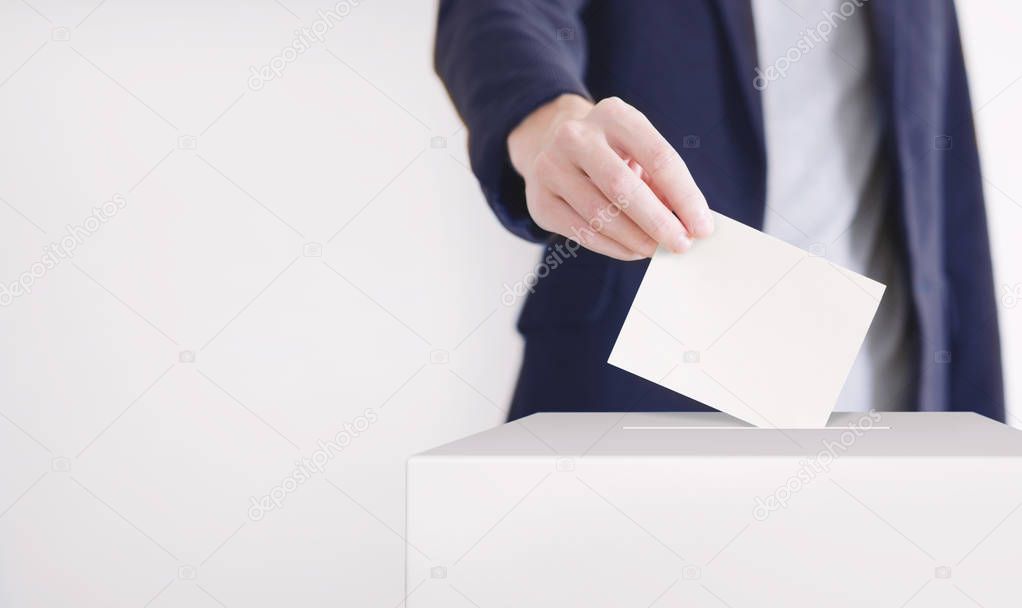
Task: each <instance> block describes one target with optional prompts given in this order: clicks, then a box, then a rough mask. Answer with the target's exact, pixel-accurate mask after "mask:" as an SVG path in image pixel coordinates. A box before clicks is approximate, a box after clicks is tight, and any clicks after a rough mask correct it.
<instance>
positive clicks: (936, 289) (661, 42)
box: [436, 0, 1004, 420]
mask: <svg viewBox="0 0 1022 608" xmlns="http://www.w3.org/2000/svg"><path fill="white" fill-rule="evenodd" d="M860 10H867V11H868V12H869V15H870V21H871V25H872V38H873V44H874V49H875V50H874V56H875V58H876V59H875V61H876V66H875V67H876V71H875V73H876V75H877V81H878V82H877V89H878V91H879V94H880V96H881V97H882V102H881V104H880V106H881V108H882V110H883V116H882V117H881V118H882V120H883V124H884V129H885V135H886V137H885V144H886V146H887V153H888V154H887V157H888V158H889V159H891V162H892V163H893V164H894V168H893V172H894V174H895V176H896V179H895V180H894V186H893V192H892V193H891V200H892V201H893V204H894V205H895V212H896V216H897V222H898V226H899V236H900V239H899V241H900V243H899V246H900V251H901V254H902V255H903V259H904V262H905V265H906V266H905V267H906V268H907V269H908V275H909V279H908V280H909V283H910V284H909V286H908V287H909V290H910V291H911V294H912V302H913V305H914V306H913V312H914V315H913V317H914V318H913V322H914V323H915V327H914V328H913V330H914V331H913V332H912V333H913V335H914V336H915V337H916V338H915V340H916V353H917V360H918V365H917V367H916V369H917V378H916V380H915V385H916V387H917V390H916V393H915V401H914V402H913V403H905V404H902V406H901V407H900V408H899V409H919V410H929V411H935V410H936V411H939V410H968V411H976V412H979V413H982V414H985V415H986V416H989V417H991V418H994V419H998V420H1003V418H1004V396H1003V387H1002V378H1001V359H1000V344H999V338H998V328H997V315H996V294H995V291H994V286H993V280H992V273H991V262H990V247H989V243H988V238H987V227H986V215H985V211H984V204H983V193H982V179H981V177H980V168H979V160H978V156H977V151H976V140H975V133H974V129H973V121H972V109H971V104H970V100H969V92H968V85H967V82H966V74H965V66H964V64H963V60H962V50H961V43H960V39H959V33H958V24H957V18H956V15H955V9H954V5H953V3H952V0H872V1H871V2H867V3H866V4H865V7H864V8H863V9H860ZM436 68H437V72H438V73H439V75H440V76H441V78H442V79H443V81H444V83H445V84H446V86H447V88H448V91H449V92H450V95H451V98H452V99H453V100H454V103H455V105H456V107H457V108H458V111H459V113H460V114H461V116H462V118H463V120H464V121H465V123H466V125H467V126H468V130H469V151H470V157H471V161H472V169H473V171H474V172H475V174H476V176H477V177H478V179H479V182H480V184H481V186H482V190H483V193H484V194H485V197H486V200H487V201H488V202H489V204H490V206H491V207H492V209H493V211H494V212H495V213H496V215H497V217H498V218H499V219H500V221H501V222H502V223H503V224H504V225H505V226H506V227H507V228H508V229H509V230H511V231H512V232H513V233H515V234H517V235H519V236H521V237H524V238H526V239H530V240H533V241H538V242H547V243H548V246H553V244H554V241H553V240H552V239H553V237H551V235H549V234H547V233H545V232H544V231H543V230H541V229H540V228H539V227H538V226H536V225H535V223H533V222H532V221H531V219H530V218H529V215H528V213H527V211H526V206H525V198H524V190H523V183H522V180H521V178H520V177H519V176H518V175H517V174H516V173H515V171H514V170H513V169H512V167H511V165H510V163H509V159H508V153H507V147H506V138H507V135H508V133H509V132H510V130H511V129H513V128H514V127H515V126H516V125H517V124H518V122H519V121H521V119H522V118H524V117H525V116H526V115H528V114H529V113H530V112H531V111H532V110H533V109H535V108H536V107H537V106H539V105H541V104H542V103H544V102H546V101H548V100H551V99H553V98H555V97H557V96H558V95H560V94H562V93H577V94H579V95H583V96H586V97H589V98H591V99H601V98H604V97H609V96H618V97H621V98H622V99H624V100H625V101H627V102H629V103H630V104H632V105H634V106H635V107H637V108H638V109H639V110H641V111H642V112H643V113H645V114H646V116H648V117H649V119H650V120H651V121H652V122H653V124H654V125H655V126H656V127H657V128H658V129H659V130H660V131H661V132H662V133H663V134H664V136H665V137H666V138H667V139H668V140H669V141H670V142H671V143H672V144H673V145H674V146H675V147H676V148H677V149H679V150H680V151H681V152H682V156H683V158H684V159H685V162H686V163H687V164H688V166H689V168H690V169H691V171H692V174H693V176H694V177H695V179H696V181H697V183H698V184H699V186H700V188H702V191H703V192H704V193H705V194H706V198H707V200H708V201H709V203H710V206H711V207H712V208H714V209H715V210H717V211H719V212H721V213H723V214H725V215H728V216H730V217H732V218H734V219H736V220H738V221H741V222H743V223H745V224H748V225H749V226H754V227H757V228H761V227H762V224H763V216H764V205H765V199H766V163H767V158H766V152H765V145H764V135H763V117H762V109H761V102H760V96H759V93H758V91H757V89H756V87H755V86H754V83H753V81H754V79H755V78H756V75H757V74H756V46H755V30H754V27H753V22H752V12H751V7H750V3H749V0H674V1H668V0H591V1H587V0H441V3H440V13H439V20H438V29H437V40H436ZM792 111H797V109H793V110H792ZM690 136H695V137H698V142H699V145H698V147H691V142H693V141H694V139H692V138H690V139H689V142H690V147H685V146H684V143H685V138H686V137H690ZM645 269H646V262H630V263H627V262H619V261H616V260H612V259H610V258H606V257H603V256H600V255H597V254H594V253H590V252H582V253H580V254H579V256H578V258H575V259H569V260H567V261H565V262H564V263H563V264H560V265H559V267H558V268H557V269H556V270H554V271H553V272H551V273H550V274H549V275H548V276H546V277H545V278H543V279H542V280H540V281H539V283H538V284H537V285H536V287H535V291H534V293H533V294H532V295H531V296H530V297H529V298H528V300H527V301H526V303H525V306H524V309H523V311H522V314H521V317H520V319H519V329H520V331H521V332H522V333H523V335H524V336H525V339H526V347H525V358H524V361H523V364H522V369H521V374H520V377H519V381H518V385H517V388H516V391H515V395H514V398H513V401H512V405H511V413H510V417H511V418H512V419H515V418H518V417H521V416H525V415H528V414H531V413H533V412H536V411H594V410H595V411H600V410H609V411H626V410H641V411H663V410H698V409H702V408H703V406H701V405H700V404H698V403H696V402H693V401H691V400H689V399H687V398H685V397H683V396H681V395H677V394H675V393H673V392H671V391H668V390H666V389H663V388H661V387H659V386H657V385H655V384H652V383H650V382H646V381H645V380H642V379H639V378H638V377H636V376H632V375H631V374H628V373H627V372H624V371H621V370H619V369H617V368H614V367H612V366H610V365H608V364H607V363H606V361H607V356H608V354H609V352H610V349H611V346H612V345H613V341H614V339H615V337H616V335H617V332H618V330H619V329H620V327H621V324H622V322H623V320H624V316H625V313H626V312H627V309H628V307H629V305H630V304H631V301H632V299H633V297H634V295H635V292H636V290H637V289H638V285H639V282H640V281H641V279H642V276H643V273H644V271H645Z"/></svg>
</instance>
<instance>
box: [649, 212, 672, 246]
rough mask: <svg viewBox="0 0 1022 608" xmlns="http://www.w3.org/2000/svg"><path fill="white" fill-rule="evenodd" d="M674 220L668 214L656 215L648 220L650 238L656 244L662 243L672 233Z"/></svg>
mask: <svg viewBox="0 0 1022 608" xmlns="http://www.w3.org/2000/svg"><path fill="white" fill-rule="evenodd" d="M675 222H676V220H675V219H674V217H673V216H672V215H671V214H670V213H657V214H655V215H654V216H653V217H652V218H651V219H650V222H649V224H650V234H649V235H650V236H651V237H653V239H655V240H656V242H658V243H663V242H664V241H666V240H667V239H668V238H670V237H671V234H672V233H673V232H674V230H673V229H674V224H675Z"/></svg>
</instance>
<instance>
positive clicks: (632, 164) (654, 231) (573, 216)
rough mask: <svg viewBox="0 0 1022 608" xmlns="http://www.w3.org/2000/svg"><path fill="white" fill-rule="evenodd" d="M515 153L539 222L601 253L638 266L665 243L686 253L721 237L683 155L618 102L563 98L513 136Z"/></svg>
mask: <svg viewBox="0 0 1022 608" xmlns="http://www.w3.org/2000/svg"><path fill="white" fill-rule="evenodd" d="M508 151H509V152H510V155H511V163H512V165H514V167H515V169H516V170H517V171H518V173H519V174H521V176H522V177H523V178H524V179H525V196H526V201H527V204H528V209H529V214H530V215H531V216H532V219H533V221H535V222H536V224H538V225H539V226H540V227H541V228H543V229H544V230H547V231H549V232H555V233H557V234H560V235H563V236H566V237H568V238H571V239H573V240H575V241H578V242H579V243H580V244H581V245H583V246H584V247H586V248H588V249H591V250H593V251H596V252H598V253H602V254H604V255H608V256H610V257H613V258H617V259H619V260H637V259H641V258H645V257H650V256H652V255H653V253H654V252H655V251H656V248H657V245H658V244H661V245H664V246H665V247H667V248H668V249H670V250H671V251H674V252H678V253H680V252H683V251H686V250H687V249H688V248H689V247H691V245H692V238H698V237H705V236H709V235H710V234H711V233H712V232H713V216H712V215H711V214H710V209H709V207H708V206H707V204H706V198H705V197H704V196H703V194H702V192H700V190H699V187H698V186H697V185H696V183H695V181H694V180H693V179H692V175H691V174H690V173H689V171H688V167H687V166H686V165H685V162H684V161H682V160H681V156H679V155H678V153H677V151H675V149H674V148H673V147H672V146H671V145H670V144H669V143H668V142H667V140H666V139H664V137H663V136H662V135H661V134H660V133H659V132H657V130H656V129H655V128H654V127H653V125H652V124H651V123H650V122H649V120H648V119H647V118H646V117H645V116H643V114H642V113H641V112H639V111H638V110H636V109H635V108H633V107H632V106H630V105H628V104H627V103H625V102H623V101H621V100H620V99H618V98H616V97H610V98H607V99H604V100H602V101H600V102H599V103H597V104H595V105H594V104H593V103H592V102H590V101H589V100H587V99H584V98H582V97H579V96H577V95H562V96H561V97H559V98H557V99H555V100H554V101H551V102H549V103H547V104H546V105H544V106H541V107H540V108H538V109H537V110H535V111H533V112H532V114H530V115H529V116H527V117H526V118H525V120H523V121H522V122H521V124H519V125H518V126H517V127H516V128H515V130H514V131H512V132H511V134H510V136H509V137H508Z"/></svg>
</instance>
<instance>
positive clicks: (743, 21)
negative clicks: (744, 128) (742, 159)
mask: <svg viewBox="0 0 1022 608" xmlns="http://www.w3.org/2000/svg"><path fill="white" fill-rule="evenodd" d="M714 4H715V5H716V6H717V8H718V10H719V13H720V19H721V22H722V24H723V26H724V29H725V31H726V34H727V37H728V41H729V42H730V46H731V52H732V60H733V64H734V68H735V75H736V76H737V78H738V89H739V91H740V92H741V96H742V101H743V103H744V105H745V109H746V112H747V113H748V116H749V123H750V124H751V126H752V129H753V135H754V137H755V139H756V144H757V145H758V146H759V150H760V153H761V158H762V159H764V167H765V159H766V145H765V137H764V134H763V107H762V101H761V98H760V93H759V91H758V90H757V89H756V88H755V86H754V84H753V82H754V80H755V78H756V63H757V61H758V58H757V50H756V28H755V25H754V24H753V21H752V4H751V1H750V0H717V2H714Z"/></svg>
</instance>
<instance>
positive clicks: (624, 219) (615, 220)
mask: <svg viewBox="0 0 1022 608" xmlns="http://www.w3.org/2000/svg"><path fill="white" fill-rule="evenodd" d="M556 194H557V195H558V196H559V197H560V198H561V199H562V200H564V201H565V202H566V203H567V204H568V205H569V206H570V207H571V208H572V209H574V210H575V212H576V213H577V214H578V215H579V216H580V217H581V218H582V220H583V221H584V222H585V224H586V225H587V226H588V227H589V228H590V229H592V230H593V231H594V232H598V233H600V234H603V235H604V236H606V237H608V238H610V239H611V240H613V241H616V242H618V243H620V244H621V245H623V246H624V247H625V248H627V249H628V250H630V251H632V252H634V253H639V254H642V256H643V257H651V256H652V255H653V254H654V253H655V252H656V247H657V243H656V241H654V240H653V239H652V238H651V237H650V236H649V235H648V234H646V233H645V232H644V231H643V230H642V228H639V226H638V224H636V223H635V222H634V221H633V220H632V219H631V218H630V217H628V215H627V214H625V213H624V212H623V211H622V209H621V208H620V207H618V206H617V205H615V204H613V203H611V202H610V201H609V200H607V197H605V196H604V195H603V193H602V192H600V190H599V188H597V187H596V186H595V185H593V182H592V181H590V179H589V178H588V177H587V176H586V175H585V174H584V173H582V171H581V170H579V169H578V168H576V167H571V169H570V172H569V173H568V175H567V176H566V177H565V178H564V179H563V180H562V181H561V183H560V188H559V190H557V191H556Z"/></svg>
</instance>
